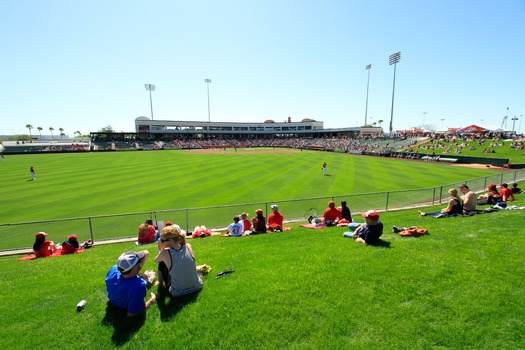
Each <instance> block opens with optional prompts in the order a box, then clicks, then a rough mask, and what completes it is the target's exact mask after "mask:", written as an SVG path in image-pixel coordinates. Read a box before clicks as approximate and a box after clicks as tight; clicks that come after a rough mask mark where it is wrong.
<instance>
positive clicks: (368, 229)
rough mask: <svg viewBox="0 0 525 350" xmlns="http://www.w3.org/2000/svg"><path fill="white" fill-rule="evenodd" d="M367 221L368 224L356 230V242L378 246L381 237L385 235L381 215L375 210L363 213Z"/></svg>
mask: <svg viewBox="0 0 525 350" xmlns="http://www.w3.org/2000/svg"><path fill="white" fill-rule="evenodd" d="M361 215H363V217H364V218H365V219H366V223H364V224H362V225H361V226H359V227H358V228H356V229H355V231H354V235H353V237H354V238H355V241H356V242H361V243H364V244H372V245H374V244H377V243H378V242H379V237H381V235H382V234H383V223H382V222H381V221H379V213H378V212H377V211H375V210H369V211H367V212H365V213H361Z"/></svg>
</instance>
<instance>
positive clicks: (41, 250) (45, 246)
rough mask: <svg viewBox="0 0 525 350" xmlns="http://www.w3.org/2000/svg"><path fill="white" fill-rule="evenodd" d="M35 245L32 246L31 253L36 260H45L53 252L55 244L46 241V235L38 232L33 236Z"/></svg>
mask: <svg viewBox="0 0 525 350" xmlns="http://www.w3.org/2000/svg"><path fill="white" fill-rule="evenodd" d="M35 237H36V238H35V243H34V244H33V251H34V252H35V256H36V257H37V258H46V257H48V256H50V255H51V254H53V252H54V251H55V244H54V243H53V242H52V241H48V240H47V239H46V237H47V233H45V232H38V233H37V234H36V235H35Z"/></svg>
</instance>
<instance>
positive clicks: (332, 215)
mask: <svg viewBox="0 0 525 350" xmlns="http://www.w3.org/2000/svg"><path fill="white" fill-rule="evenodd" d="M323 217H324V222H325V224H326V226H333V225H337V223H338V222H339V220H341V218H342V217H343V215H342V214H341V212H340V211H339V210H337V209H336V207H335V202H334V201H330V202H328V208H327V209H326V210H325V211H324V215H323Z"/></svg>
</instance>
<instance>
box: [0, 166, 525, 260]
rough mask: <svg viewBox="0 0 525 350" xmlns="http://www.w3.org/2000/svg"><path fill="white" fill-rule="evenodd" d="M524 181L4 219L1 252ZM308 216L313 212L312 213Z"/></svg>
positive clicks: (395, 205)
mask: <svg viewBox="0 0 525 350" xmlns="http://www.w3.org/2000/svg"><path fill="white" fill-rule="evenodd" d="M523 180H525V170H514V171H507V172H503V173H500V174H494V175H490V176H485V177H480V178H474V179H469V180H464V181H460V182H454V183H449V184H443V185H440V186H436V187H430V188H419V189H413V190H403V191H388V192H372V193H361V194H345V195H332V196H323V197H316V198H301V199H291V200H284V201H278V202H255V203H244V204H234V205H228V206H209V207H199V208H182V209H172V210H159V211H150V212H138V213H126V214H116V215H104V216H90V217H81V218H68V219H58V220H45V221H33V222H18V223H5V224H0V255H10V254H22V253H25V252H30V251H31V247H32V244H33V242H34V238H35V233H36V232H39V231H44V232H47V233H48V234H49V236H48V239H49V240H51V241H54V242H55V243H60V242H63V241H64V240H66V238H67V236H68V235H70V234H73V233H74V234H76V235H77V236H78V239H79V241H86V240H88V239H91V240H93V242H97V241H99V242H100V241H111V240H123V239H127V240H129V239H132V238H133V237H136V236H137V230H138V226H139V225H140V224H141V223H143V222H144V221H145V220H146V219H147V218H151V219H153V221H155V222H157V223H158V224H159V225H162V224H163V223H165V222H167V221H172V222H174V223H177V224H179V225H180V226H181V228H183V229H185V230H186V231H193V230H194V228H195V226H197V225H199V226H200V225H205V226H206V227H207V228H209V229H218V228H222V229H223V230H224V227H226V226H227V225H228V224H229V223H230V222H232V221H233V216H235V215H239V214H241V213H242V212H246V213H248V215H249V218H252V217H253V216H254V215H255V210H256V209H259V208H261V209H262V210H263V211H264V213H265V216H266V217H267V216H268V214H269V213H270V212H271V209H270V206H271V205H272V204H274V203H275V204H278V205H279V211H280V212H281V213H283V215H284V217H285V220H286V221H303V222H305V221H306V217H305V216H307V215H306V212H307V211H309V210H310V209H315V210H316V211H317V213H318V214H317V215H318V216H322V215H323V212H324V210H325V209H326V207H327V202H328V201H331V200H333V201H335V202H336V203H340V201H341V200H346V201H347V203H348V206H349V207H350V209H351V211H352V215H353V217H354V218H355V220H356V221H362V219H361V217H360V216H358V215H359V213H361V212H363V211H366V210H369V209H375V210H378V211H392V210H400V209H406V208H411V207H412V208H415V207H424V206H431V205H437V204H441V203H443V202H446V200H447V198H448V196H447V191H448V189H449V188H452V187H454V188H457V187H458V186H459V185H460V184H461V183H466V184H468V185H469V187H470V188H471V189H472V190H473V191H475V192H482V191H484V190H485V189H486V188H487V185H488V184H490V183H495V184H499V183H503V182H506V183H509V184H511V183H513V182H519V181H523ZM308 215H310V214H308Z"/></svg>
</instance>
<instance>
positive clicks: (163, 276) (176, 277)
mask: <svg viewBox="0 0 525 350" xmlns="http://www.w3.org/2000/svg"><path fill="white" fill-rule="evenodd" d="M160 240H161V242H162V244H163V245H164V247H165V248H164V249H163V250H161V251H160V252H159V254H158V255H157V256H156V257H155V262H156V263H157V264H159V270H158V277H159V287H161V286H163V285H164V286H165V287H166V289H167V290H168V295H169V296H170V297H172V298H177V297H181V296H183V295H187V294H191V293H195V292H198V291H200V290H201V289H202V279H201V278H200V276H199V275H198V273H197V266H196V265H195V255H194V254H193V250H192V249H191V245H190V244H188V243H186V236H185V235H183V234H182V233H181V231H180V229H178V228H177V227H175V226H169V227H165V228H163V229H162V231H161V233H160Z"/></svg>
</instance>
